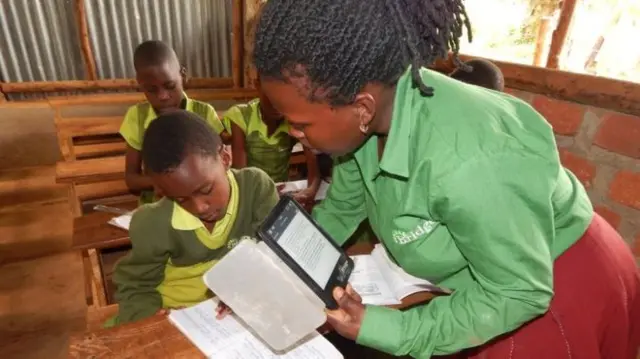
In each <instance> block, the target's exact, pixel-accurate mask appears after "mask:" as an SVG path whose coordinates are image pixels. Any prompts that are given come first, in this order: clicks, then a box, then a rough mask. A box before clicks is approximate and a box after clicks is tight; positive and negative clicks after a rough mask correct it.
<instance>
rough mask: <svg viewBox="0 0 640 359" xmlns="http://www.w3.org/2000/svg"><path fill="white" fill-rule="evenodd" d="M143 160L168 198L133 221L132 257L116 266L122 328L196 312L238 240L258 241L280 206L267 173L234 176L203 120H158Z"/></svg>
mask: <svg viewBox="0 0 640 359" xmlns="http://www.w3.org/2000/svg"><path fill="white" fill-rule="evenodd" d="M142 157H143V159H144V164H145V167H146V169H147V171H148V173H149V180H150V181H151V183H152V184H153V186H155V188H157V189H158V190H159V191H160V193H161V194H162V196H163V198H162V199H160V200H159V201H157V202H154V203H151V204H147V205H144V206H142V207H140V208H139V209H138V210H137V211H136V212H135V214H134V215H133V218H132V220H131V227H130V231H129V232H130V236H131V242H132V244H133V249H132V250H131V252H130V253H129V254H128V255H127V256H126V257H124V258H123V259H122V260H121V261H120V262H119V263H118V264H117V266H116V269H115V273H114V282H115V284H116V285H117V291H116V295H115V298H116V301H117V302H118V304H119V313H118V316H117V318H116V320H115V323H114V324H117V323H124V322H131V321H135V320H139V319H142V318H145V317H149V316H151V315H154V314H155V313H159V312H163V310H165V309H172V308H181V307H188V306H191V305H194V304H197V303H199V302H201V301H203V300H206V299H207V298H209V297H211V296H212V294H211V293H210V292H209V291H208V289H207V287H206V286H205V284H204V283H203V281H202V275H203V274H204V273H205V272H206V271H207V270H209V269H210V268H211V267H212V266H213V265H215V264H216V262H217V261H218V260H220V259H221V258H222V256H224V255H225V254H226V253H228V252H229V251H230V250H231V249H232V248H233V246H235V245H236V244H237V242H238V240H239V239H240V238H242V237H244V236H251V235H253V234H254V233H255V231H256V230H257V228H258V226H259V225H260V224H261V223H262V221H263V220H264V218H265V217H266V216H267V214H268V213H269V212H270V211H271V209H272V208H273V207H274V206H275V205H276V203H277V202H278V192H277V190H276V188H275V185H274V183H273V181H272V180H271V179H270V178H269V176H267V175H266V174H265V173H264V172H263V171H262V170H260V169H256V168H246V169H241V170H230V169H229V167H230V166H231V155H230V154H229V152H228V150H227V148H226V147H225V146H224V145H223V144H222V141H221V139H220V137H219V135H218V134H216V133H215V132H213V131H211V129H210V125H209V124H208V123H206V122H205V121H203V120H202V119H200V118H199V117H198V116H197V115H196V114H193V113H189V112H187V111H182V110H178V111H175V112H171V113H168V114H164V115H161V116H160V117H158V118H157V119H156V120H154V121H153V122H152V123H151V125H150V126H149V128H148V129H147V132H146V134H145V140H144V143H143V144H142Z"/></svg>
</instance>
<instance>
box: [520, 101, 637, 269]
mask: <svg viewBox="0 0 640 359" xmlns="http://www.w3.org/2000/svg"><path fill="white" fill-rule="evenodd" d="M507 91H508V92H509V93H511V94H513V95H515V96H517V97H519V98H521V99H523V100H525V101H527V102H529V103H530V104H531V105H533V107H535V108H536V109H537V110H538V111H539V112H540V113H541V114H543V115H544V116H545V117H546V118H547V120H548V121H549V122H550V123H551V125H552V126H553V129H554V131H555V133H556V140H557V143H558V148H559V151H560V159H561V161H562V163H563V164H564V166H565V167H567V168H569V169H570V170H571V171H572V172H573V173H574V174H575V175H576V176H577V177H578V178H579V179H580V181H582V183H583V184H584V186H585V188H586V189H587V192H588V193H589V196H590V197H591V201H592V202H593V205H594V207H595V209H596V211H597V212H598V213H599V214H600V215H602V216H603V217H604V218H605V219H606V220H607V221H609V223H611V225H613V226H614V227H615V228H616V229H617V230H618V232H620V234H621V235H622V236H623V237H624V239H625V240H626V241H627V242H628V243H629V246H631V248H632V249H633V251H634V253H635V255H636V258H638V260H639V261H640V117H636V116H629V115H625V114H621V113H617V112H613V111H608V110H605V109H602V108H597V107H592V106H584V105H580V104H577V103H572V102H566V101H559V100H555V99H551V98H549V97H546V96H543V95H536V94H531V93H527V92H522V91H515V90H507Z"/></svg>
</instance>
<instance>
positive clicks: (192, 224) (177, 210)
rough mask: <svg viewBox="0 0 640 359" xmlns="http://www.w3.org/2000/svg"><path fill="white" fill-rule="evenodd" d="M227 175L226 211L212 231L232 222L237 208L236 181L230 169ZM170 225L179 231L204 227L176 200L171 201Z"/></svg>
mask: <svg viewBox="0 0 640 359" xmlns="http://www.w3.org/2000/svg"><path fill="white" fill-rule="evenodd" d="M227 177H228V178H229V184H230V186H229V187H230V189H231V194H230V198H229V204H228V205H227V213H226V214H225V215H224V217H222V218H221V219H220V220H219V221H218V222H216V224H215V227H214V232H215V231H216V229H217V228H218V227H220V228H222V227H226V226H227V225H229V224H230V222H232V218H233V217H234V214H235V212H237V210H238V197H239V194H238V183H237V182H236V179H235V176H234V175H233V173H232V172H231V171H227ZM171 226H172V227H173V229H177V230H179V231H194V230H196V229H199V228H206V227H205V226H204V223H202V221H201V220H200V219H199V218H198V217H196V216H194V215H193V214H191V213H189V212H188V211H187V210H186V209H184V208H182V206H180V205H179V204H178V203H177V202H173V213H172V215H171Z"/></svg>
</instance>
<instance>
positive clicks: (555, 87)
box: [432, 55, 640, 116]
mask: <svg viewBox="0 0 640 359" xmlns="http://www.w3.org/2000/svg"><path fill="white" fill-rule="evenodd" d="M473 58H477V57H475V56H466V55H460V59H461V60H463V61H467V60H470V59H473ZM487 60H490V61H492V62H493V63H495V64H496V65H498V67H500V69H501V70H502V73H503V74H504V78H505V84H506V87H508V88H512V89H515V90H522V91H527V92H532V93H537V94H542V95H545V96H549V97H553V98H557V99H560V100H565V101H572V102H577V103H581V104H584V105H589V106H594V107H601V108H604V109H608V110H613V111H617V112H623V113H628V114H631V115H635V116H640V84H638V83H633V82H628V81H621V80H614V79H608V78H605V77H598V76H592V75H586V74H576V73H571V72H566V71H559V70H555V69H547V68H544V67H535V66H529V65H521V64H512V63H508V62H503V61H496V60H491V59H487ZM432 68H433V69H434V70H437V71H442V72H445V73H448V72H450V71H453V69H454V68H453V65H452V62H451V61H440V62H438V63H437V64H436V65H435V66H433V67H432Z"/></svg>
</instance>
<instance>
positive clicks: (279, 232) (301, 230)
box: [257, 196, 353, 309]
mask: <svg viewBox="0 0 640 359" xmlns="http://www.w3.org/2000/svg"><path fill="white" fill-rule="evenodd" d="M257 234H258V237H259V238H260V239H261V240H263V241H264V242H265V243H266V244H267V245H268V246H269V248H271V250H273V252H274V253H275V254H276V255H277V256H278V257H280V259H282V261H283V262H284V263H285V264H286V265H287V266H289V268H291V269H292V270H293V272H294V273H296V275H297V276H298V277H299V278H300V279H301V280H302V281H303V282H304V284H306V285H307V286H308V287H309V288H311V290H313V291H314V292H315V293H316V294H317V295H318V297H320V299H322V301H323V302H324V303H325V304H326V306H327V308H329V309H337V308H338V305H337V303H336V302H335V300H334V299H333V289H334V288H335V287H342V288H344V287H345V286H346V285H347V283H348V280H349V276H350V275H351V271H353V260H352V259H351V258H349V256H348V255H347V254H346V253H345V252H344V250H342V248H340V247H339V246H338V245H337V244H336V243H335V242H334V241H333V239H331V237H330V236H329V235H328V234H327V233H326V232H325V231H324V230H323V229H322V228H320V226H318V224H317V223H316V222H315V221H314V220H313V219H311V216H309V214H308V213H307V212H306V211H305V210H304V209H303V208H302V206H300V205H299V204H298V203H297V202H296V201H295V200H294V199H293V198H291V197H289V196H282V197H281V198H280V201H279V202H278V204H277V205H276V207H275V208H274V209H273V210H272V211H271V213H270V214H269V215H268V216H267V218H266V219H265V221H264V222H263V223H262V225H261V226H260V228H259V229H258V233H257Z"/></svg>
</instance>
